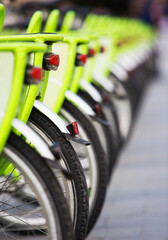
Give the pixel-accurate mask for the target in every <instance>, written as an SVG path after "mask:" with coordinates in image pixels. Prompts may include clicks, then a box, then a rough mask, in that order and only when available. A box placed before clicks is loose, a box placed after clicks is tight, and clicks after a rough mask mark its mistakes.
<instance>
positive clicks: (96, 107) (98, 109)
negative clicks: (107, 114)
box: [95, 104, 101, 117]
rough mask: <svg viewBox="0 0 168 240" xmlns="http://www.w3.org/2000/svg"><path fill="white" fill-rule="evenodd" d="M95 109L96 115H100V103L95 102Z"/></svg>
mask: <svg viewBox="0 0 168 240" xmlns="http://www.w3.org/2000/svg"><path fill="white" fill-rule="evenodd" d="M95 109H96V113H97V116H98V117H100V116H101V109H100V105H99V104H96V105H95Z"/></svg>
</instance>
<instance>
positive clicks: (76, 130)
mask: <svg viewBox="0 0 168 240" xmlns="http://www.w3.org/2000/svg"><path fill="white" fill-rule="evenodd" d="M72 126H73V130H74V134H75V135H78V134H79V130H78V124H77V122H76V121H75V122H73V123H72Z"/></svg>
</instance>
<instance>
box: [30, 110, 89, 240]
mask: <svg viewBox="0 0 168 240" xmlns="http://www.w3.org/2000/svg"><path fill="white" fill-rule="evenodd" d="M29 123H31V127H33V126H32V124H34V125H35V126H36V127H38V128H39V129H40V130H41V131H42V132H43V134H45V135H46V137H48V138H49V139H50V140H51V141H52V143H54V142H59V143H60V146H61V149H62V154H63V156H64V158H63V159H64V161H65V162H66V165H68V168H69V170H70V171H71V173H72V175H73V180H72V181H73V184H74V185H75V191H76V193H75V191H74V194H76V196H75V199H76V200H77V211H76V215H77V216H76V221H75V223H74V225H75V226H74V228H75V235H76V238H77V239H78V240H83V239H85V236H86V231H87V224H88V211H89V202H88V192H87V184H86V180H85V176H84V173H83V169H82V166H81V164H80V161H79V159H78V157H77V155H76V152H75V151H74V149H73V147H72V145H71V144H70V142H69V141H68V140H67V139H66V138H65V137H64V136H63V135H62V133H61V131H60V130H59V129H58V127H57V126H56V125H55V124H54V123H53V122H52V121H51V120H50V119H49V118H48V117H46V116H45V115H44V114H42V113H41V112H39V111H38V110H37V109H36V108H33V110H32V112H31V115H30V117H29ZM34 130H35V131H36V129H34ZM38 133H39V132H38ZM39 134H40V133H39Z"/></svg>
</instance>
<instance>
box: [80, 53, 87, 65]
mask: <svg viewBox="0 0 168 240" xmlns="http://www.w3.org/2000/svg"><path fill="white" fill-rule="evenodd" d="M79 60H80V61H81V62H83V63H86V60H87V56H86V55H85V54H81V55H80V57H79Z"/></svg>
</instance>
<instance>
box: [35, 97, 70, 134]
mask: <svg viewBox="0 0 168 240" xmlns="http://www.w3.org/2000/svg"><path fill="white" fill-rule="evenodd" d="M34 107H35V108H36V109H38V110H39V111H40V112H41V113H43V114H44V115H45V116H46V117H48V118H49V119H50V120H51V121H52V122H53V123H54V124H55V125H56V126H57V127H58V128H59V129H60V131H61V132H62V133H68V134H70V132H69V131H68V129H67V127H66V125H65V123H64V121H63V120H62V119H61V118H60V117H59V116H58V115H57V114H56V113H55V112H54V111H53V110H51V109H50V108H49V107H47V106H46V105H45V104H44V103H42V102H40V101H39V100H35V102H34Z"/></svg>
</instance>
